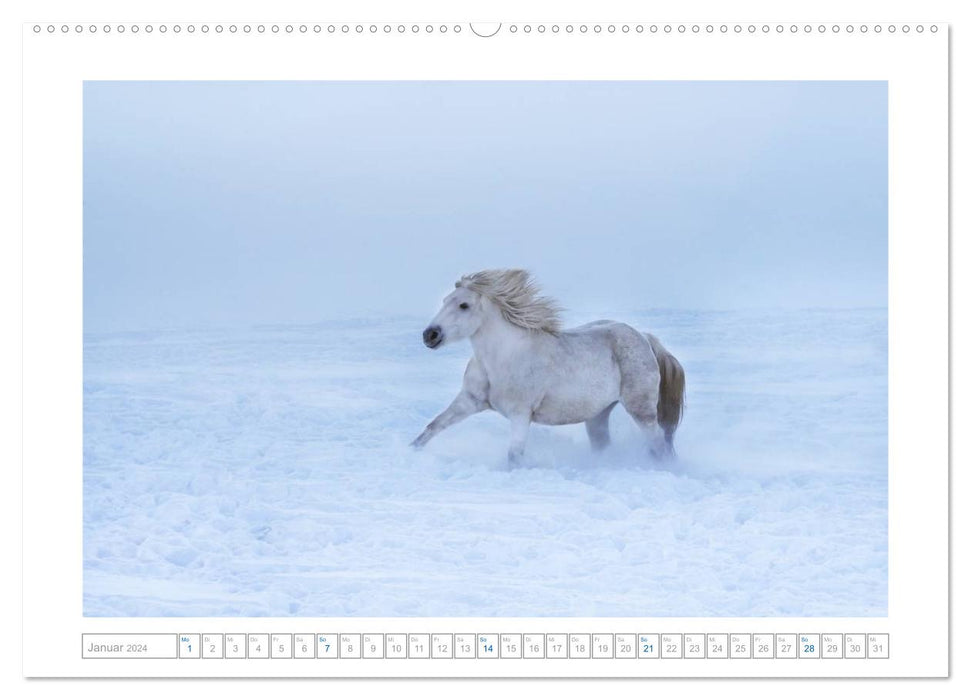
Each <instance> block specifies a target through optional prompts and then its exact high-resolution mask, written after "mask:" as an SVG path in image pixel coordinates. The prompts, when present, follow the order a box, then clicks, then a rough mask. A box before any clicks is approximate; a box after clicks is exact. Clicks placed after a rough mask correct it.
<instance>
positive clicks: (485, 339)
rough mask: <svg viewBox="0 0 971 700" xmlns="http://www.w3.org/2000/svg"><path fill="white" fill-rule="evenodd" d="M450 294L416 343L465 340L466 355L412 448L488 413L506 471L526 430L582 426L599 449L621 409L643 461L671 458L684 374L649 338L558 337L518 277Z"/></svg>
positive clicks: (467, 281)
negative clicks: (454, 389)
mask: <svg viewBox="0 0 971 700" xmlns="http://www.w3.org/2000/svg"><path fill="white" fill-rule="evenodd" d="M455 287H456V289H455V291H454V292H452V293H451V294H449V295H448V296H447V297H445V301H444V304H443V305H442V309H441V311H439V312H438V315H437V316H435V318H433V319H432V321H431V323H430V324H428V328H426V329H425V332H424V334H423V340H424V341H425V345H426V346H428V347H429V348H432V349H434V348H438V347H441V346H442V345H444V344H446V343H454V342H457V341H459V340H463V339H465V338H469V339H470V340H471V342H472V350H473V353H474V354H473V356H472V359H471V360H469V364H468V366H467V367H466V369H465V378H464V380H463V382H462V390H461V391H459V395H458V396H456V397H455V400H454V401H452V403H451V405H450V406H449V407H448V408H446V409H445V410H444V411H443V412H442V413H441V414H440V415H439V416H438V417H437V418H435V420H433V421H432V422H431V423H429V424H428V427H427V428H425V431H424V432H423V433H422V434H421V435H419V436H418V437H417V438H416V439H415V441H414V442H413V443H412V445H413V446H414V447H422V446H423V445H425V443H427V442H428V441H429V440H431V439H432V438H433V437H435V435H437V434H438V433H440V432H441V431H443V430H445V428H448V427H449V426H451V425H454V424H455V423H458V422H459V421H461V420H463V419H465V418H468V417H469V416H471V415H472V414H474V413H479V412H480V411H485V410H487V409H492V410H495V411H498V412H499V413H501V414H502V415H503V416H505V417H506V418H508V419H509V421H510V423H511V424H512V438H511V441H510V446H509V461H510V463H511V464H515V463H517V462H519V461H520V459H521V458H522V455H523V451H524V449H525V446H526V434H527V432H528V431H529V424H530V423H540V424H542V425H566V424H569V423H586V425H587V434H588V435H589V437H590V443H591V445H592V446H593V448H594V449H596V450H599V449H603V448H604V447H606V445H607V444H608V443H609V442H610V433H609V431H608V419H609V417H610V411H611V410H612V409H613V408H614V406H616V405H617V403H618V402H620V403H622V404H623V405H624V408H625V409H626V410H627V412H628V413H629V414H630V415H631V417H632V418H633V419H634V420H635V421H636V422H637V424H638V425H639V426H640V427H641V428H642V429H643V430H644V432H645V433H646V434H647V436H648V440H649V446H650V450H651V454H652V455H654V456H655V457H659V458H660V457H666V456H673V455H674V431H675V429H676V428H677V427H678V423H680V422H681V414H682V411H683V407H684V370H683V369H682V368H681V365H680V363H678V361H677V360H676V359H675V358H674V355H672V354H671V353H669V352H668V351H667V350H665V349H664V346H662V345H661V343H660V341H658V339H657V338H655V337H654V336H653V335H651V334H650V333H641V332H640V331H637V330H635V329H634V328H632V327H630V326H628V325H627V324H624V323H619V322H617V321H594V322H593V323H588V324H586V325H584V326H579V327H577V328H570V329H567V330H562V329H561V328H560V319H559V308H558V307H557V306H556V304H555V303H554V302H553V301H552V300H551V299H549V298H547V297H543V296H540V295H539V290H538V288H537V286H536V284H535V283H534V282H533V280H532V279H531V277H530V275H529V273H528V272H526V271H525V270H483V271H482V272H476V273H474V274H471V275H466V276H464V277H462V279H460V280H459V281H458V282H456V283H455Z"/></svg>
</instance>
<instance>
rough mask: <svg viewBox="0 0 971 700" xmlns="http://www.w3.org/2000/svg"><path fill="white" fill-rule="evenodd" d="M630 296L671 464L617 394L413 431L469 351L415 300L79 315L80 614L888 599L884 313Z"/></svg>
mask: <svg viewBox="0 0 971 700" xmlns="http://www.w3.org/2000/svg"><path fill="white" fill-rule="evenodd" d="M616 317H617V318H618V319H619V320H624V321H627V322H631V323H633V324H634V325H636V326H638V327H639V328H641V329H644V330H650V331H652V332H654V333H656V334H657V335H658V336H659V337H660V338H661V340H662V341H663V342H664V343H665V344H666V345H667V347H668V348H669V349H670V350H671V351H672V352H674V353H675V354H676V355H677V357H678V358H679V359H680V360H681V362H682V364H683V365H684V367H685V370H686V373H687V387H688V389H687V409H686V413H685V417H684V422H683V424H682V426H681V428H680V429H679V431H678V434H677V438H676V444H677V448H678V450H679V453H680V459H679V460H678V462H677V463H675V464H663V465H657V464H652V463H650V462H649V461H648V460H647V459H646V457H645V456H644V454H645V453H644V448H643V445H642V443H641V441H640V439H639V435H638V434H637V432H636V428H635V426H634V425H633V423H632V422H631V421H630V419H629V418H628V417H627V415H626V414H625V413H624V412H623V410H622V409H620V408H618V410H616V411H615V412H614V414H613V417H612V419H611V430H612V432H613V435H614V445H613V446H612V447H611V448H610V449H608V451H607V452H605V453H603V454H600V455H597V456H595V455H593V454H591V452H590V450H589V447H588V443H587V439H586V435H585V432H584V429H583V426H582V425H578V426H567V427H558V428H549V427H542V426H533V428H532V430H531V433H530V440H529V443H528V445H527V464H526V465H525V466H524V467H522V468H520V469H516V470H513V471H506V470H505V453H506V447H507V423H506V421H505V419H503V418H502V417H501V416H498V415H496V414H481V415H478V416H473V417H472V418H470V419H468V420H467V421H466V422H464V423H462V424H460V425H458V426H456V427H454V428H452V429H451V430H449V431H446V432H445V433H443V434H442V435H440V436H439V437H438V438H436V439H435V440H433V441H432V442H431V443H430V444H429V445H428V447H427V448H426V449H425V451H423V452H414V451H412V450H411V449H409V447H408V443H409V442H410V440H411V439H412V438H414V437H415V436H416V435H417V434H418V433H419V432H420V431H421V430H422V428H423V427H424V426H425V424H426V423H427V422H428V421H429V420H430V419H431V418H433V417H434V416H435V415H436V413H437V412H439V411H440V410H442V409H443V408H444V407H445V406H446V405H447V403H448V402H449V401H450V400H451V398H452V397H453V395H454V393H455V392H456V390H457V389H458V387H459V385H460V380H461V374H462V371H463V368H464V365H465V362H466V360H467V358H468V356H469V355H470V353H471V350H470V348H469V346H468V344H461V345H459V346H456V347H448V348H445V349H443V350H439V351H436V352H432V351H429V350H427V349H426V348H424V346H423V345H422V344H421V340H420V334H421V330H422V328H423V327H424V324H425V322H426V321H427V320H428V319H427V318H425V317H421V318H412V319H408V318H396V319H390V320H388V319H383V320H378V321H369V320H362V321H351V322H348V321H341V322H328V323H321V324H317V325H313V326H274V327H258V328H252V329H247V330H236V331H205V332H198V331H196V332H189V331H186V332H159V333H128V334H102V335H87V336H86V337H85V343H84V612H85V614H86V615H93V616H113V615H121V616H142V615H144V616H167V615H193V616H220V615H246V616H255V615H272V616H288V615H298V616H495V615H504V616H550V615H555V616H694V615H704V616H769V615H771V616H776V615H779V616H789V615H799V616H824V615H825V616H868V615H875V616H876V615H884V614H886V612H887V332H886V329H887V315H886V311H885V310H852V311H826V310H810V311H799V312H747V313H736V312H685V311H678V312H674V311H657V312H643V313H639V314H627V315H619V314H618V315H616ZM571 320H574V321H576V322H581V321H587V320H592V317H580V316H577V317H575V318H574V319H571Z"/></svg>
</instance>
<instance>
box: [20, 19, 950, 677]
mask: <svg viewBox="0 0 971 700" xmlns="http://www.w3.org/2000/svg"><path fill="white" fill-rule="evenodd" d="M34 24H39V23H32V24H27V25H25V27H24V240H23V258H24V281H23V290H24V302H23V312H24V320H23V324H24V325H23V330H24V341H23V342H24V432H23V439H24V472H23V484H24V545H23V546H24V640H23V644H24V673H25V674H26V675H28V676H39V675H59V676H88V675H94V676H104V675H132V676H139V675H152V676H158V675H179V676H187V675H198V676H220V675H222V676H225V675H253V676H269V675H272V676H303V675H309V676H318V675H350V676H360V675H367V676H414V675H417V676H429V675H456V676H486V675H495V676H534V675H540V676H611V677H612V676H618V675H630V674H636V675H649V676H680V675H687V676H722V677H727V676H753V675H757V676H763V675H764V676H788V675H799V676H817V675H821V676H857V675H864V676H869V675H892V676H917V675H945V674H946V673H947V639H948V625H947V612H948V611H947V600H948V590H947V483H948V473H947V463H948V462H947V459H948V454H947V445H948V433H947V397H948V389H947V381H948V375H947V366H948V365H947V360H948V355H947V329H948V325H947V321H948V319H947V310H948V309H947V246H948V243H947V241H948V239H947V223H948V222H947V145H948V137H947V130H948V124H947V69H946V66H947V32H946V31H938V32H936V33H932V32H930V31H925V32H921V33H918V32H916V30H913V31H910V32H908V33H906V34H905V33H903V32H902V31H895V32H893V33H891V32H889V31H881V32H880V33H877V32H875V31H869V32H867V33H865V34H864V33H862V32H859V31H856V32H854V33H853V34H849V33H847V32H846V31H842V32H839V33H834V32H832V31H831V29H830V31H826V32H824V33H820V32H819V31H818V30H815V31H814V30H813V29H812V27H814V26H817V23H814V24H813V25H808V26H810V31H808V32H806V31H804V30H803V31H796V32H785V31H784V32H778V33H774V32H771V31H770V32H766V33H761V32H759V31H756V32H752V33H749V32H747V31H745V30H743V31H741V32H734V29H733V28H734V26H735V23H732V24H727V23H726V26H728V27H730V28H732V29H730V30H729V31H726V32H725V33H722V32H720V31H713V32H712V33H710V34H709V33H707V32H706V31H705V30H704V27H705V26H706V25H705V24H702V25H700V27H701V28H702V29H701V31H699V32H698V33H694V32H692V31H691V26H692V25H691V24H684V26H685V31H684V32H679V31H678V29H677V27H679V26H681V25H679V24H677V23H674V24H671V27H672V31H670V32H665V31H663V26H664V25H662V24H660V23H657V24H658V26H659V27H661V29H660V31H658V32H656V33H653V34H652V33H649V32H645V33H641V34H637V33H635V32H631V33H628V34H624V33H622V32H618V31H615V32H613V33H610V32H609V31H607V30H606V29H603V30H602V31H601V32H594V31H592V30H590V31H588V32H586V33H582V34H581V33H579V32H578V33H576V34H573V35H567V34H565V33H562V32H561V33H558V34H554V33H552V32H548V33H539V32H538V31H531V32H530V33H526V32H525V31H517V32H510V31H508V26H510V25H511V24H514V23H509V24H506V25H505V26H506V27H507V31H500V32H499V33H497V34H496V35H495V36H493V37H492V38H489V39H482V38H479V37H477V36H474V35H473V34H471V33H470V32H450V31H446V32H435V31H433V32H426V33H425V34H421V33H420V32H419V33H413V34H408V33H401V34H398V35H395V34H394V33H388V34H384V33H383V32H375V33H371V32H370V31H369V29H368V30H363V31H362V32H360V33H358V32H357V31H356V25H354V24H348V26H349V28H350V27H355V29H353V30H352V29H349V31H348V32H347V33H344V32H337V31H335V32H334V33H333V34H330V35H327V36H326V38H325V36H323V32H322V33H320V34H315V33H314V32H312V31H310V32H306V33H301V32H299V26H300V24H301V23H299V22H297V23H290V24H291V25H292V26H294V27H295V28H296V29H295V31H293V32H291V33H286V31H285V27H286V26H287V24H288V23H286V22H265V23H264V24H265V25H267V26H272V25H273V24H277V25H278V26H280V27H281V28H283V29H282V31H280V32H278V33H277V34H273V33H272V32H270V33H264V34H262V35H259V36H256V35H252V34H250V35H246V34H242V33H230V32H228V31H224V32H219V33H217V32H215V31H214V29H213V30H212V31H209V32H202V31H201V26H202V23H196V25H195V26H197V27H199V30H198V31H195V32H191V33H190V32H188V31H185V32H180V33H178V34H176V33H174V32H166V33H164V34H163V33H160V32H152V33H146V32H144V31H139V32H131V31H130V27H131V26H132V25H127V26H128V27H129V29H128V30H127V31H125V32H118V31H117V29H115V31H113V32H110V33H107V34H106V33H104V32H100V33H99V32H94V33H90V32H89V33H85V32H84V31H82V32H76V31H73V30H72V29H71V27H74V26H75V25H77V24H81V26H82V27H84V26H87V25H89V24H90V23H76V22H74V23H63V22H62V23H44V24H43V26H45V27H46V25H47V24H53V25H54V26H55V28H56V30H55V32H51V33H47V32H44V31H42V32H36V33H35V32H34V31H33V25H34ZM223 24H224V25H227V26H228V25H229V24H231V22H225V23H223ZM237 24H240V25H241V24H245V23H237ZM251 24H254V25H255V24H259V23H251ZM303 24H308V23H303ZM312 24H313V23H310V26H312ZM318 24H321V25H324V26H326V23H318ZM405 24H407V25H411V24H419V25H420V26H426V25H431V26H433V27H437V26H442V25H444V26H446V27H449V26H455V25H459V26H464V25H467V23H463V22H454V21H453V22H435V23H430V22H421V23H405ZM560 24H561V26H563V25H565V24H566V23H560ZM576 24H577V26H579V24H578V23H576ZM587 24H588V25H589V27H591V28H592V27H593V26H595V24H596V23H592V22H591V23H587ZM610 24H611V23H609V22H605V23H602V27H604V28H605V27H607V26H609V25H610ZM613 24H614V25H616V26H618V27H619V26H622V25H623V24H624V23H622V22H620V23H617V22H615V23H613ZM630 24H635V25H636V24H637V23H630ZM640 24H645V25H646V26H648V27H649V26H650V24H651V23H640ZM668 24H670V23H668ZM712 24H713V25H714V26H716V27H717V26H720V24H714V23H712ZM749 24H752V25H753V26H756V27H761V26H762V24H765V25H769V26H770V27H774V26H776V25H778V24H782V25H783V26H791V25H792V24H793V23H791V22H790V23H780V22H764V23H748V22H747V23H745V24H740V26H743V27H747V26H748V25H749ZM932 24H935V23H922V25H921V26H925V27H930V26H931V25H932ZM62 25H66V26H68V27H69V30H68V31H67V32H61V31H60V30H59V28H60V27H61V26H62ZM550 25H552V23H550ZM113 26H115V25H113ZM139 26H144V25H139ZM183 26H186V25H183ZM210 26H212V27H214V26H215V23H210ZM362 26H367V25H362ZM519 26H526V24H525V23H524V24H522V25H519ZM533 26H538V23H533ZM798 26H799V25H797V27H798ZM802 26H803V27H805V26H806V25H804V24H803V25H802ZM824 26H827V27H831V26H832V25H831V24H825V25H824ZM842 26H843V27H845V26H847V25H842ZM855 26H856V27H859V26H860V25H855ZM869 26H870V27H873V26H874V25H873V24H870V25H869ZM882 26H884V27H889V26H890V25H889V24H884V25H882ZM895 26H897V27H901V26H902V25H900V24H898V25H895ZM909 26H912V27H916V26H917V24H911V25H909ZM936 26H938V27H939V28H941V29H945V28H946V25H944V24H942V23H936ZM121 79H125V80H170V79H185V80H198V79H207V80H233V79H248V80H253V79H260V80H279V79H287V80H368V79H382V80H395V79H402V80H404V79H432V80H468V79H473V80H496V79H503V80H509V79H514V80H515V79H518V80H566V79H570V80H574V79H586V80H618V79H623V80H638V79H643V80H691V79H705V80H887V81H889V98H890V99H889V103H890V121H889V127H890V160H889V166H890V183H889V184H890V190H889V193H890V231H889V235H890V241H889V243H890V246H889V258H890V271H889V272H890V275H889V305H890V309H889V318H890V329H889V330H890V335H889V338H890V357H889V368H890V370H889V371H890V397H889V398H890V404H889V405H890V416H889V419H890V426H889V427H890V445H889V448H890V465H889V469H890V479H889V489H890V493H889V510H890V532H889V540H890V590H889V610H890V612H889V616H888V617H887V618H885V619H883V618H862V619H830V618H807V619H791V618H786V619H774V618H758V619H735V618H712V619H700V618H661V619H659V620H645V619H639V620H636V621H635V620H624V619H619V618H607V619H596V620H591V619H584V618H566V619H562V618H503V619H473V618H462V619H453V618H444V619H427V618H421V619H400V618H390V619H380V618H378V619H376V618H354V619H349V620H333V619H314V620H308V619H305V618H259V619H251V620H246V621H245V623H244V624H240V622H241V621H235V620H233V619H226V618H215V619H194V618H166V619H134V620H132V619H119V618H110V619H104V618H83V617H82V616H81V528H80V524H81V437H82V433H81V81H83V80H121ZM51 630H57V633H56V634H51V632H50V631H51ZM243 630H245V631H246V632H250V633H252V632H281V631H289V632H300V631H301V630H303V631H307V632H310V631H314V632H319V631H327V630H330V631H335V632H366V631H370V632H373V631H375V630H384V631H388V632H391V631H401V632H432V633H434V632H475V633H479V632H495V633H499V632H538V631H542V632H557V631H561V632H587V633H594V632H596V633H601V632H611V631H615V632H634V633H637V632H644V631H647V630H660V631H664V630H667V631H682V632H683V631H692V630H700V631H705V632H739V631H750V632H776V631H778V632H796V633H799V632H818V633H826V632H867V633H875V632H889V633H890V634H891V644H892V647H893V652H892V653H893V655H892V657H891V660H890V661H889V662H879V661H867V662H862V663H861V662H856V661H851V660H841V661H835V660H833V661H822V660H819V661H816V660H813V661H809V660H794V661H780V660H773V661H759V660H747V661H740V660H735V661H732V660H729V661H726V662H711V661H709V662H699V661H690V660H678V661H674V660H672V661H667V660H658V661H634V662H631V661H620V660H615V661H612V662H605V661H597V660H576V661H563V662H561V661H551V660H544V661H530V660H517V661H503V660H496V661H492V662H488V661H474V662H469V661H461V660H452V661H437V660H435V661H433V660H428V661H389V660H385V661H375V660H360V661H341V662H339V663H335V662H328V661H313V662H308V661H303V660H291V661H280V660H268V661H264V662H258V661H256V662H232V661H218V662H217V661H208V660H207V661H199V662H197V663H193V662H189V661H102V660H99V661H87V662H83V661H82V660H81V658H80V653H79V645H80V635H81V633H82V632H89V633H90V632H130V631H137V632H152V631H165V632H173V633H175V632H220V631H243Z"/></svg>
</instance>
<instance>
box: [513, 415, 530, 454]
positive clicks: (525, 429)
mask: <svg viewBox="0 0 971 700" xmlns="http://www.w3.org/2000/svg"><path fill="white" fill-rule="evenodd" d="M530 421H531V418H530V416H528V415H527V416H510V418H509V422H510V424H511V427H512V431H511V433H510V436H509V466H510V467H517V466H519V465H520V464H521V463H522V461H523V453H524V452H525V451H526V436H527V435H529V423H530Z"/></svg>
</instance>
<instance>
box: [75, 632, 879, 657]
mask: <svg viewBox="0 0 971 700" xmlns="http://www.w3.org/2000/svg"><path fill="white" fill-rule="evenodd" d="M82 649H83V651H82V657H83V658H92V659H96V658H113V659H120V658H142V659H165V658H172V659H174V658H179V659H888V658H890V635H888V634H866V633H859V634H852V633H847V634H844V633H834V634H815V633H813V634H782V633H765V634H757V633H756V634H749V633H744V634H725V633H694V634H692V633H686V634H681V633H677V634H674V633H672V634H664V633H644V634H634V633H629V634H624V633H605V634H587V633H578V634H567V633H536V634H520V633H511V634H493V633H488V634H472V633H468V634H453V633H442V634H426V633H418V634H408V633H373V634H367V633H336V632H335V633H306V634H299V633H298V634H291V633H280V634H266V633H238V634H233V633H212V634H197V633H189V634H179V635H172V634H146V635H131V634H117V635H112V634H85V635H82Z"/></svg>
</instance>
